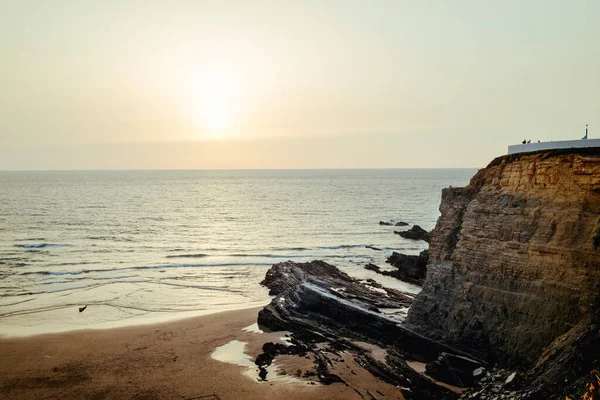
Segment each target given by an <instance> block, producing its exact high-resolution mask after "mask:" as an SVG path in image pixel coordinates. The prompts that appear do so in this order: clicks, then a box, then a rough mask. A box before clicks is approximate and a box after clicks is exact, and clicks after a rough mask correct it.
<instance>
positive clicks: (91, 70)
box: [0, 0, 600, 170]
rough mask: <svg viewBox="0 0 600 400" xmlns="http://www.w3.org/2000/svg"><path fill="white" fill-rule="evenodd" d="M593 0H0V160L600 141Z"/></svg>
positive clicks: (440, 158)
mask: <svg viewBox="0 0 600 400" xmlns="http://www.w3.org/2000/svg"><path fill="white" fill-rule="evenodd" d="M599 16H600V1H596V0H589V1H583V0H573V1H550V0H540V1H533V0H529V1H527V0H525V1H523V0H521V1H495V2H491V1H466V0H464V1H454V2H450V1H441V0H440V1H402V0H394V1H384V0H379V1H350V0H344V1H308V0H306V1H266V0H264V1H263V0H256V1H249V0H247V1H201V0H197V1H178V0H171V1H166V0H163V1H154V0H141V1H126V0H118V1H117V0H114V1H113V0H96V1H87V0H77V1H75V0H73V1H59V0H38V1H30V0H18V1H17V0H15V1H12V0H0V49H1V54H2V62H0V169H4V170H6V169H16V170H21V169H129V168H133V169H162V168H165V169H180V168H181V169H188V168H374V167H385V168H393V167H483V166H485V164H487V162H489V161H490V160H491V159H492V158H493V157H495V156H498V155H501V154H503V153H505V152H506V146H508V145H509V144H514V143H517V142H521V141H522V140H523V139H525V138H528V139H532V140H533V141H537V140H538V139H539V140H542V141H544V140H562V139H579V138H581V136H583V134H584V130H585V124H586V123H588V124H590V137H600V43H599V38H600V20H599Z"/></svg>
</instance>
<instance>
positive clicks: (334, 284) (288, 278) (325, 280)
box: [258, 261, 459, 399]
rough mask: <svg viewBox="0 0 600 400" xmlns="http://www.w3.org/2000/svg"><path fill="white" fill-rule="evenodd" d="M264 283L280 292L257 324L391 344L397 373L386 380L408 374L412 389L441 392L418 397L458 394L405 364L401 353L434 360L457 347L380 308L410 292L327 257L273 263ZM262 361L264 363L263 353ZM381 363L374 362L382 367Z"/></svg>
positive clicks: (333, 340) (335, 341) (337, 341)
mask: <svg viewBox="0 0 600 400" xmlns="http://www.w3.org/2000/svg"><path fill="white" fill-rule="evenodd" d="M263 284H264V285H266V286H267V287H269V289H270V291H271V293H273V294H275V295H276V296H277V297H275V298H274V299H273V300H272V301H271V303H270V304H269V305H268V306H266V307H265V308H263V309H262V310H261V311H260V312H259V314H258V323H259V325H261V326H265V327H267V328H269V329H271V330H276V331H277V330H289V331H291V332H293V335H294V337H295V338H298V340H302V341H305V342H306V341H308V342H311V343H314V342H328V343H330V346H331V347H338V348H340V346H341V348H353V349H356V346H355V345H354V346H353V345H352V344H351V343H350V342H348V341H345V340H343V339H341V338H349V339H353V340H360V341H364V342H368V343H372V344H376V345H380V346H384V347H390V348H391V350H390V351H389V352H388V355H389V354H390V352H391V353H393V354H395V358H393V359H390V360H389V365H388V366H387V367H385V368H386V371H387V372H385V374H391V375H390V376H395V378H392V377H388V380H390V381H394V380H396V381H397V382H405V383H407V381H406V378H407V377H410V378H408V379H409V381H408V383H410V387H411V390H413V388H414V390H415V391H417V390H418V391H419V392H422V393H436V394H439V396H437V397H436V396H433V397H431V396H430V397H427V396H425V397H420V398H439V399H455V398H456V397H457V396H456V394H454V393H452V392H451V391H448V390H447V389H445V388H440V387H438V385H436V384H435V383H433V381H431V380H429V379H427V378H425V377H422V376H421V378H420V379H419V378H417V377H415V376H413V375H412V374H416V375H418V373H417V372H415V371H413V370H412V369H410V368H409V367H408V366H406V363H405V362H404V361H403V359H402V357H404V356H411V359H419V357H420V358H423V359H425V360H427V361H430V360H433V359H435V357H437V355H438V354H439V353H440V352H443V351H446V352H448V351H450V352H459V350H457V349H453V348H449V347H447V346H445V345H444V344H442V343H437V342H434V341H431V340H429V339H427V338H425V337H424V336H422V335H419V334H415V333H414V332H413V331H411V330H408V329H405V328H404V327H403V326H402V325H400V323H399V321H398V320H396V319H393V318H391V317H389V316H387V315H384V314H382V313H380V312H379V308H400V307H407V306H409V305H410V304H411V296H410V295H406V294H404V293H402V292H399V291H397V290H393V289H388V288H384V287H382V286H381V285H378V284H377V283H375V282H374V281H371V282H369V281H358V280H356V279H353V278H351V277H349V276H348V275H346V274H344V273H343V272H341V271H339V270H338V269H337V268H335V267H334V266H332V265H329V264H327V263H325V262H323V261H313V262H310V263H294V262H291V261H288V262H284V263H280V264H275V265H273V267H271V269H270V270H269V271H268V272H267V276H266V278H265V280H264V281H263ZM392 347H393V348H392ZM415 355H416V357H415ZM258 361H259V362H260V363H264V360H263V359H262V358H261V360H258ZM377 365H378V366H377V367H372V368H373V369H379V370H381V368H383V367H382V366H381V365H379V364H377ZM369 368H371V367H369ZM369 368H367V369H369ZM369 370H370V371H371V372H373V371H372V370H371V369H369ZM408 370H410V371H408ZM411 371H412V372H411ZM373 373H375V372H373ZM330 378H331V379H335V377H330ZM330 378H324V379H326V380H327V379H330ZM417 380H418V383H417ZM413 393H414V392H413ZM440 393H441V394H440ZM409 396H410V395H409ZM411 398H415V397H411Z"/></svg>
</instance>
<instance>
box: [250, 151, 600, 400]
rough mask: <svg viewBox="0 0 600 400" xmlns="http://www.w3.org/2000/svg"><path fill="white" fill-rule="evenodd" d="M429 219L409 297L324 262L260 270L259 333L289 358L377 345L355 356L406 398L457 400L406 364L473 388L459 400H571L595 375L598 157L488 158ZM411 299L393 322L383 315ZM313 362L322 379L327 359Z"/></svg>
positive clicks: (598, 343) (599, 335)
mask: <svg viewBox="0 0 600 400" xmlns="http://www.w3.org/2000/svg"><path fill="white" fill-rule="evenodd" d="M440 211H441V216H440V218H439V219H438V222H437V224H436V227H435V229H434V230H433V231H432V232H431V237H430V239H431V240H430V248H429V263H428V264H427V266H426V268H427V272H426V278H425V282H424V284H423V290H422V291H421V292H420V294H419V295H417V297H416V298H415V299H414V301H411V298H410V295H407V294H405V293H401V292H398V291H394V290H391V289H386V288H383V287H381V286H380V285H377V284H376V283H375V282H369V281H357V280H355V279H353V278H350V277H349V276H347V275H346V274H344V273H343V272H341V271H339V270H337V269H336V268H335V267H333V266H331V265H329V264H326V263H324V262H319V261H313V262H311V263H303V264H301V263H293V262H287V263H281V264H277V265H274V266H273V267H272V269H271V270H270V271H269V272H268V273H267V276H266V278H265V281H264V282H263V284H265V285H266V286H268V287H269V288H270V289H271V294H273V295H276V296H277V297H276V298H275V299H273V301H272V302H271V303H270V304H269V305H268V306H267V307H265V308H264V309H263V310H262V311H261V312H260V313H259V323H260V324H262V325H265V326H267V327H269V328H271V329H274V330H284V329H288V330H291V331H292V332H293V334H294V338H296V339H297V340H300V341H299V342H297V343H298V344H299V346H301V347H299V348H301V349H304V348H310V346H307V345H306V344H303V343H302V340H304V341H305V342H307V341H308V342H310V343H314V342H319V341H328V342H329V343H330V345H329V346H330V347H336V346H337V347H339V348H344V349H355V348H356V345H353V344H352V343H351V342H349V341H348V340H360V341H364V342H368V343H371V344H376V345H379V346H383V347H386V348H387V355H386V357H385V361H379V360H375V359H374V358H373V357H371V356H370V355H369V354H366V353H361V352H360V351H359V352H357V356H356V359H357V360H359V364H360V365H362V366H363V367H364V368H366V369H367V370H369V371H370V372H371V373H372V374H373V375H375V376H377V377H378V378H380V379H382V380H384V381H385V382H388V383H390V384H393V385H397V386H401V387H403V388H404V389H402V390H403V392H402V393H403V395H404V396H405V398H408V399H444V398H445V399H453V398H456V397H457V395H456V393H453V392H451V391H448V390H447V389H445V388H444V387H442V386H439V385H437V384H436V383H435V382H434V381H433V380H432V379H431V378H430V377H428V376H425V375H423V374H420V373H418V372H416V371H415V370H413V369H411V368H410V367H409V366H408V364H407V360H416V361H420V362H425V363H427V366H426V371H427V372H428V374H429V375H430V376H433V377H435V378H436V379H438V380H441V381H444V382H446V383H450V384H452V383H454V384H456V383H459V384H460V385H461V386H469V385H471V384H475V385H477V386H476V387H475V388H473V389H472V390H471V391H467V392H465V394H464V395H463V398H464V399H470V400H477V399H482V400H484V399H485V400H492V399H523V400H525V399H527V400H534V399H546V398H557V399H558V398H562V399H564V398H565V396H569V397H570V398H573V399H575V398H581V397H582V393H583V391H584V390H586V389H587V387H585V384H588V386H589V382H590V379H595V377H593V376H592V375H590V372H591V371H593V370H594V368H596V369H599V368H600V149H598V148H596V149H594V148H587V149H566V150H557V151H545V152H538V153H526V154H517V155H511V156H504V157H500V158H498V159H496V160H494V161H492V163H490V165H488V167H487V168H484V169H482V170H480V171H479V172H478V173H477V174H476V175H475V176H474V177H473V178H472V179H471V182H470V184H469V185H468V186H467V187H465V188H448V189H444V190H443V192H442V203H441V205H440ZM417 228H418V227H417V226H415V227H413V229H411V231H412V232H413V233H417V234H420V235H423V232H420V231H419V229H420V228H418V229H417ZM421 231H423V230H422V229H421ZM406 232H409V231H406ZM406 232H403V233H406ZM425 233H427V232H425ZM409 236H412V234H409ZM428 239H429V238H428ZM407 257H408V258H407ZM409 257H410V256H405V255H400V254H398V255H397V256H395V257H393V262H394V264H397V263H399V264H400V265H406V264H407V263H408V261H409V260H410V262H412V261H413V260H412V259H411V258H409ZM413 257H414V256H413ZM415 265H416V261H415ZM367 268H369V269H372V270H375V271H377V270H379V267H377V266H375V265H369V266H368V267H367ZM403 268H404V267H403ZM418 271H419V269H418V268H417V269H414V272H415V273H418ZM379 272H381V273H383V271H381V270H379ZM411 302H412V305H411V308H410V310H409V313H408V318H407V319H406V320H405V321H404V322H403V323H399V320H398V319H394V318H392V317H390V316H389V315H386V314H385V313H384V312H383V311H384V309H386V308H388V309H393V308H396V307H404V306H408V305H410V304H411ZM302 346H304V347H302ZM268 356H270V353H269V354H268ZM315 357H316V358H317V359H319V360H320V361H319V362H320V363H321V364H322V365H324V367H323V368H321V370H320V371H321V372H320V373H321V374H322V375H323V377H324V379H325V380H326V381H327V380H329V381H335V379H336V378H335V374H332V373H331V372H328V367H327V365H334V363H333V362H332V361H331V360H327V359H326V357H325V356H324V355H323V354H322V353H319V355H318V356H315ZM323 357H325V358H323ZM263 358H265V359H267V360H268V357H267V356H265V357H263ZM259 361H260V360H259ZM264 363H265V365H266V362H264ZM493 365H498V367H497V368H495V367H494V368H491V366H493ZM507 369H510V370H507ZM515 371H517V372H515ZM471 376H472V379H470V378H471ZM590 377H592V378H590Z"/></svg>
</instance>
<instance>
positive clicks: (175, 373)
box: [0, 308, 402, 400]
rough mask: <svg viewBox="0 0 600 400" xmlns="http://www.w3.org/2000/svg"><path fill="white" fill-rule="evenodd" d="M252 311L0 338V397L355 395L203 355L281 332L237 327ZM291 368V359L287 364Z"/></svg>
mask: <svg viewBox="0 0 600 400" xmlns="http://www.w3.org/2000/svg"><path fill="white" fill-rule="evenodd" d="M258 310H259V308H253V309H245V310H236V311H228V312H223V313H218V314H211V315H205V316H201V317H195V318H189V319H185V320H180V321H176V322H169V323H164V324H160V325H144V326H136V327H129V328H118V329H109V330H89V331H77V332H69V333H61V334H47V335H38V336H32V337H26V338H0V398H3V399H67V398H71V399H190V400H191V399H206V400H218V399H221V400H227V399H249V400H252V399H286V400H294V399H302V400H306V399H361V398H363V396H362V395H360V394H359V393H358V392H356V391H355V389H354V388H353V386H354V385H350V386H346V385H344V384H341V383H336V384H332V385H328V386H324V385H319V384H313V383H311V381H309V380H307V379H303V378H295V377H294V376H293V373H291V374H290V373H288V377H285V376H284V377H280V378H278V379H277V378H276V379H272V380H270V381H268V382H258V381H257V380H256V378H255V377H256V369H255V368H253V367H252V366H251V363H250V364H249V365H246V366H240V365H235V361H234V362H233V363H229V362H222V361H217V360H215V359H213V357H211V354H213V353H214V352H215V350H216V349H217V348H219V347H221V346H224V345H227V344H228V343H230V342H232V341H234V340H237V341H241V342H244V343H246V346H245V352H246V356H247V357H246V358H247V360H245V361H244V362H243V363H242V364H247V361H248V360H253V359H254V357H255V356H256V355H257V354H259V353H260V347H261V346H262V343H264V342H267V341H275V340H279V339H280V338H281V337H282V336H283V334H282V333H280V332H276V333H263V334H261V333H257V332H253V330H252V329H247V330H243V328H246V327H249V326H250V325H252V324H254V323H255V322H256V316H257V312H258ZM238 347H239V346H238ZM225 349H227V347H225ZM233 358H235V355H233ZM276 361H277V360H276ZM281 361H282V363H283V364H287V363H286V362H285V360H284V359H282V360H281ZM304 362H305V363H306V360H305V361H304ZM295 367H296V366H295V365H294V364H293V362H292V364H290V365H289V366H288V368H289V369H288V371H295V370H296V369H295ZM279 368H280V369H281V368H282V366H281V365H280V366H279ZM356 383H357V384H359V385H361V384H362V383H364V385H366V386H370V387H372V388H373V390H375V389H378V388H379V389H381V390H383V391H384V393H385V394H386V395H387V396H386V398H402V396H401V394H400V390H399V389H398V388H394V387H391V386H390V385H387V384H384V383H383V382H378V381H377V380H376V379H375V378H374V377H372V376H371V375H365V376H364V382H356ZM396 391H397V393H396ZM390 395H391V396H390Z"/></svg>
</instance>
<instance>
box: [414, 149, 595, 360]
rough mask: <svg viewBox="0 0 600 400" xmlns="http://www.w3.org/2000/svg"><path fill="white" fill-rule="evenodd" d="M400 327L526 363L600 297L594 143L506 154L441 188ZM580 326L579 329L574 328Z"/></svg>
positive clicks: (582, 316)
mask: <svg viewBox="0 0 600 400" xmlns="http://www.w3.org/2000/svg"><path fill="white" fill-rule="evenodd" d="M440 211H441V217H440V218H439V220H438V222H437V225H436V227H435V229H434V230H433V231H432V233H431V245H430V261H429V264H428V266H427V278H426V280H425V283H424V286H423V291H422V292H421V293H420V294H419V295H418V296H417V298H416V299H415V302H414V303H413V306H412V308H411V309H410V312H409V315H408V319H407V322H406V324H407V326H408V327H410V328H411V329H413V330H415V331H417V332H418V333H420V334H423V335H425V336H427V337H429V338H431V339H435V340H440V341H442V342H445V343H446V344H448V345H450V346H455V347H458V348H460V349H463V350H466V351H467V352H469V353H471V354H474V355H477V356H479V357H481V358H483V359H487V360H490V361H498V362H501V363H506V364H512V365H519V366H528V365H530V366H533V365H534V364H535V363H536V361H537V360H538V359H539V357H540V356H541V355H542V353H543V352H544V349H545V348H547V347H548V346H549V345H550V344H551V343H553V341H554V340H555V339H556V338H558V337H559V336H561V335H563V334H566V333H568V332H569V331H570V330H572V329H576V327H577V326H578V324H580V323H582V321H585V320H586V318H588V319H589V316H590V315H592V314H593V313H594V311H595V308H596V307H597V304H598V300H599V297H600V149H597V148H596V149H578V150H575V149H574V150H572V151H571V150H563V151H553V152H541V153H534V154H522V155H513V156H504V157H500V158H498V159H496V160H494V161H493V162H492V163H491V164H490V165H489V166H488V167H487V168H485V169H482V170H480V171H479V172H478V173H477V174H476V175H475V176H474V177H473V178H472V180H471V182H470V184H469V186H467V187H465V188H449V189H445V190H444V191H443V193H442V203H441V206H440ZM578 329H579V328H578Z"/></svg>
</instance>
